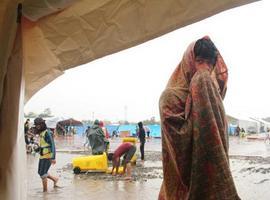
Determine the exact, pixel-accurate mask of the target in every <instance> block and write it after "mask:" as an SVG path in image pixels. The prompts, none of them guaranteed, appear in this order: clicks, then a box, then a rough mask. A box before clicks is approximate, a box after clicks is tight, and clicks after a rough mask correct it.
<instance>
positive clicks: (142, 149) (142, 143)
mask: <svg viewBox="0 0 270 200" xmlns="http://www.w3.org/2000/svg"><path fill="white" fill-rule="evenodd" d="M144 144H145V141H144V142H141V145H140V151H141V160H144Z"/></svg>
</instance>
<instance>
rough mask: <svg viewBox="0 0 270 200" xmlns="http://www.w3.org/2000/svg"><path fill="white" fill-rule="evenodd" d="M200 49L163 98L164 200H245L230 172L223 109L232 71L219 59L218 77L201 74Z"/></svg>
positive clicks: (215, 72) (188, 53)
mask: <svg viewBox="0 0 270 200" xmlns="http://www.w3.org/2000/svg"><path fill="white" fill-rule="evenodd" d="M207 39H209V40H210V38H209V37H207ZM194 44H195V42H194V43H192V44H190V45H189V47H188V48H187V50H186V52H185V53H184V56H183V58H182V61H181V62H180V64H179V65H178V67H177V68H176V69H175V71H174V72H173V74H172V76H171V78H170V80H169V82H168V85H167V87H166V89H165V91H164V92H163V93H162V95H161V97H160V102H159V106H160V117H161V128H162V157H163V176H164V179H163V183H162V186H161V189H160V194H159V200H188V199H189V200H196V199H200V200H201V199H207V200H211V199H215V200H217V199H218V200H219V199H221V200H223V199H230V200H234V199H239V197H238V195H237V191H236V189H235V185H234V182H233V178H232V175H231V172H230V169H229V158H228V137H227V122H226V115H225V111H224V108H223V103H222V99H223V98H224V96H225V93H226V85H227V79H228V73H227V67H226V64H225V62H224V60H223V58H222V57H221V55H220V54H219V55H218V59H217V63H216V66H215V68H214V70H213V71H212V73H211V72H210V71H207V70H203V69H199V70H196V68H195V63H194V62H195V61H194V53H193V47H194Z"/></svg>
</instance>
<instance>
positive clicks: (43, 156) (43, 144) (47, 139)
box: [34, 117, 58, 192]
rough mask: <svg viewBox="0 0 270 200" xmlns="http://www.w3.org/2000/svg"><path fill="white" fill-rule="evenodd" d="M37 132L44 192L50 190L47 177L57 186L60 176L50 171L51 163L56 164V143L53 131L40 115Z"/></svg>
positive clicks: (39, 165) (39, 171)
mask: <svg viewBox="0 0 270 200" xmlns="http://www.w3.org/2000/svg"><path fill="white" fill-rule="evenodd" d="M34 125H35V129H36V134H39V137H40V144H39V153H40V158H39V163H38V174H39V175H40V177H41V179H42V186H43V192H47V191H48V186H47V185H48V183H47V179H50V180H52V181H53V183H54V187H58V186H57V181H58V178H57V177H54V176H52V175H50V174H49V173H48V171H49V169H50V166H51V164H55V163H56V161H55V144H54V140H53V136H52V132H51V131H50V130H49V129H48V128H47V126H46V123H45V120H44V119H42V118H40V117H38V118H36V119H35V120H34Z"/></svg>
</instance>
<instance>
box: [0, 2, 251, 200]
mask: <svg viewBox="0 0 270 200" xmlns="http://www.w3.org/2000/svg"><path fill="white" fill-rule="evenodd" d="M254 1H256V0H222V1H221V0H220V1H217V0H1V1H0V44H1V46H0V105H1V107H0V157H1V160H2V161H3V162H0V199H6V200H9V199H12V200H16V199H26V180H25V177H24V176H25V175H24V174H25V173H21V172H22V171H23V170H25V166H26V164H25V145H24V135H23V101H24V100H26V101H27V100H28V99H29V98H30V97H31V96H32V95H33V94H35V93H36V92H37V91H38V90H39V89H41V88H42V87H44V86H45V85H46V84H48V83H49V82H50V81H52V80H53V79H55V78H56V77H57V76H59V75H61V74H62V73H63V72H64V71H65V70H67V69H69V68H72V67H76V66H78V65H80V64H83V63H87V62H90V61H92V60H95V59H97V58H101V57H103V56H106V55H109V54H112V53H115V52H117V51H120V50H123V49H126V48H129V47H132V46H135V45H138V44H140V43H142V42H145V41H147V40H150V39H153V38H155V37H158V36H161V35H162V34H165V33H168V32H170V31H172V30H175V29H178V28H180V27H183V26H185V25H188V24H191V23H193V22H196V21H199V20H202V19H204V18H206V17H209V16H212V15H214V14H216V13H219V12H221V11H223V10H226V9H230V8H233V7H236V6H240V5H244V4H247V3H251V2H254ZM19 3H23V14H24V18H23V21H22V24H21V26H20V24H17V23H16V21H17V20H16V18H17V15H18V14H17V6H18V4H19ZM21 28H22V32H21V31H20V30H21ZM15 38H16V40H15ZM24 81H25V84H24ZM24 86H25V87H24Z"/></svg>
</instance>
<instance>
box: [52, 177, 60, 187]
mask: <svg viewBox="0 0 270 200" xmlns="http://www.w3.org/2000/svg"><path fill="white" fill-rule="evenodd" d="M58 180H59V178H55V180H54V181H53V187H54V188H60V186H58V185H57V182H58Z"/></svg>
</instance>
